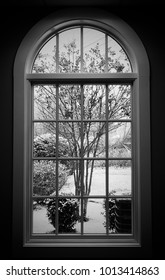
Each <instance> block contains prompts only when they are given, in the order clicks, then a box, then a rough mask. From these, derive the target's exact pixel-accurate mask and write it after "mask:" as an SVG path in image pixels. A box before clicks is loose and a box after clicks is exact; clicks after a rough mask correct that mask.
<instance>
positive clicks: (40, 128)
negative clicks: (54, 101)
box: [33, 122, 56, 157]
mask: <svg viewBox="0 0 165 280" xmlns="http://www.w3.org/2000/svg"><path fill="white" fill-rule="evenodd" d="M55 133H56V125H55V123H53V122H37V123H34V131H33V135H34V139H33V155H34V157H55V156H56V135H55Z"/></svg>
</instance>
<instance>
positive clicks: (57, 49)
mask: <svg viewBox="0 0 165 280" xmlns="http://www.w3.org/2000/svg"><path fill="white" fill-rule="evenodd" d="M56 73H59V34H57V35H56Z"/></svg>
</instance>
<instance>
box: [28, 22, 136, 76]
mask: <svg viewBox="0 0 165 280" xmlns="http://www.w3.org/2000/svg"><path fill="white" fill-rule="evenodd" d="M83 72H87V73H118V72H122V73H129V72H132V69H131V64H130V61H129V59H128V56H127V54H126V52H125V50H124V49H123V47H121V45H120V44H119V43H118V42H117V41H116V40H115V39H114V38H113V37H112V36H109V35H108V34H107V33H105V32H103V31H101V30H98V29H96V28H92V27H87V26H80V27H74V28H70V29H67V30H64V31H61V32H59V33H57V34H55V35H53V36H51V37H50V38H48V40H47V41H46V42H44V44H43V46H42V47H41V48H40V50H39V52H38V53H37V55H36V57H35V60H34V64H33V67H32V73H83Z"/></svg>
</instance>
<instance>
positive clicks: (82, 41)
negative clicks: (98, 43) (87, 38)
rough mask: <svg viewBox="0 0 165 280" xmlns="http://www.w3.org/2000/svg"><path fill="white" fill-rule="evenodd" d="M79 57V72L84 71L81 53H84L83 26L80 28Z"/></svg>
mask: <svg viewBox="0 0 165 280" xmlns="http://www.w3.org/2000/svg"><path fill="white" fill-rule="evenodd" d="M80 32H81V34H80V59H81V62H80V63H81V67H80V72H81V73H82V72H84V65H83V55H84V50H83V44H84V37H83V27H81V29H80Z"/></svg>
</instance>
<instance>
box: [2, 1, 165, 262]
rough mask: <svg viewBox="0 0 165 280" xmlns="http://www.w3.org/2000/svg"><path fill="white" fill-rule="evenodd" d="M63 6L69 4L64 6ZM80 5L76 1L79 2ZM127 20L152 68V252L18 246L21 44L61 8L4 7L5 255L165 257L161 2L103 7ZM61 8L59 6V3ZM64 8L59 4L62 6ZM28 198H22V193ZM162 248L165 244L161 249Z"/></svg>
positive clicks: (3, 181)
mask: <svg viewBox="0 0 165 280" xmlns="http://www.w3.org/2000/svg"><path fill="white" fill-rule="evenodd" d="M61 8H63V7H61ZM73 8H74V7H73ZM101 8H102V9H104V10H106V11H107V10H109V11H110V12H111V13H114V14H115V15H117V16H120V17H121V18H122V19H123V20H125V21H126V22H127V23H128V24H129V25H130V26H131V27H132V28H133V29H134V30H135V32H136V33H137V34H138V36H139V37H140V39H141V41H142V42H143V44H144V46H145V48H146V51H147V53H148V57H149V61H150V68H151V78H150V82H151V158H152V162H151V166H152V170H151V171H152V178H151V182H152V185H151V188H152V236H153V246H152V252H151V251H150V250H149V251H148V252H144V251H143V250H142V249H140V248H129V249H124V250H123V249H121V248H115V249H112V248H93V249H91V248H88V249H87V248H81V249H80V248H70V249H69V248H67V249H66V248H56V249H55V248H23V247H22V244H20V248H19V249H18V250H17V251H14V250H12V243H13V242H14V240H12V194H13V185H12V184H13V182H12V176H13V173H12V172H13V171H12V170H13V162H12V155H13V64H14V59H15V55H16V52H17V49H18V47H19V45H20V43H21V41H22V39H23V37H24V36H25V35H26V33H27V32H28V30H29V29H30V28H31V27H32V26H33V25H34V24H35V23H37V22H38V21H39V20H40V19H42V18H43V17H44V16H46V15H48V14H49V13H52V12H53V11H55V8H37V7H35V8H31V7H26V8H25V7H24V8H23V7H22V8H18V7H17V8H16V7H15V8H14V7H12V9H11V8H8V7H2V9H1V14H3V15H4V16H3V17H1V18H0V21H1V22H0V24H1V25H0V26H1V29H0V32H1V34H0V36H1V43H0V72H1V74H0V77H1V87H0V89H1V90H0V94H1V102H0V103H1V110H0V113H1V130H0V131H1V137H0V138H1V141H2V145H1V153H0V154H1V172H2V175H1V184H0V185H1V190H2V192H1V193H2V196H1V198H0V202H1V203H0V205H1V209H2V210H1V219H0V221H1V222H0V227H1V231H0V232H1V235H2V241H3V242H4V243H3V244H5V250H0V251H1V259H20V258H23V259H31V258H33V259H35V258H36V259H39V258H41V259H42V258H43V259H47V258H48V259H67V258H68V259H75V258H76V259H94V258H95V259H100V258H101V256H102V259H124V258H125V259H127V258H132V259H143V258H147V259H164V256H165V253H164V250H163V249H164V234H163V229H164V220H165V218H164V196H163V195H164V194H165V191H164V189H165V186H164V181H163V179H164V159H163V151H164V139H163V138H164V136H163V132H164V131H163V130H164V122H163V120H164V103H163V95H164V94H165V93H164V61H165V60H164V57H165V55H164V52H165V51H164V43H163V41H164V38H163V31H164V30H163V15H162V12H161V9H159V7H155V9H153V10H149V9H148V8H147V7H145V8H144V7H143V6H137V7H132V6H127V7H124V8H123V7H121V8H120V6H118V7H115V8H113V7H110V6H109V7H107V6H106V7H104V6H102V7H101ZM56 9H57V8H56ZM58 9H59V7H58ZM20 199H22V198H20ZM160 248H161V250H160Z"/></svg>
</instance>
